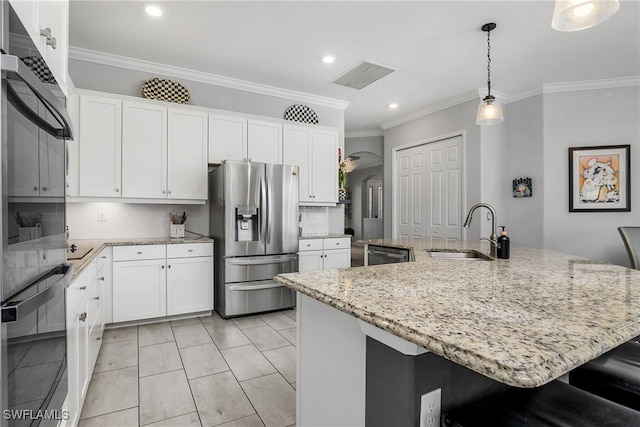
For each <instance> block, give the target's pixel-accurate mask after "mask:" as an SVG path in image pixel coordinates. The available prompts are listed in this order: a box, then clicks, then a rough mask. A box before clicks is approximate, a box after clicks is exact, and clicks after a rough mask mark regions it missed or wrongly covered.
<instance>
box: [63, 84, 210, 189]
mask: <svg viewBox="0 0 640 427" xmlns="http://www.w3.org/2000/svg"><path fill="white" fill-rule="evenodd" d="M79 110H80V112H79V119H78V121H79V128H80V137H79V141H78V142H75V141H74V142H73V143H72V145H71V147H73V149H72V150H71V151H70V154H71V157H72V160H73V158H75V157H76V155H75V154H76V151H79V155H78V156H77V157H78V158H79V162H78V164H77V166H76V164H74V163H72V164H71V165H70V174H71V176H70V178H69V181H70V186H69V189H68V193H67V194H69V195H77V196H80V197H124V198H130V199H175V200H206V199H207V114H206V113H204V112H201V111H196V110H190V109H184V110H182V109H179V108H173V107H172V108H169V107H166V106H165V105H164V104H163V103H159V102H154V101H144V100H143V101H130V100H124V101H123V100H121V99H119V98H116V97H113V98H109V97H102V96H96V95H91V94H85V93H82V94H81V95H80V108H79ZM76 169H77V170H79V178H78V179H76V177H75V176H74V175H73V172H74V171H75V170H76ZM76 186H77V187H78V191H74V188H75V187H76Z"/></svg>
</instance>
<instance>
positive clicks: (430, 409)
mask: <svg viewBox="0 0 640 427" xmlns="http://www.w3.org/2000/svg"><path fill="white" fill-rule="evenodd" d="M441 401H442V389H440V388H439V389H437V390H433V391H430V392H429V393H427V394H423V395H422V396H421V397H420V427H439V426H440V405H441Z"/></svg>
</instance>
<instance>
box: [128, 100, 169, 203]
mask: <svg viewBox="0 0 640 427" xmlns="http://www.w3.org/2000/svg"><path fill="white" fill-rule="evenodd" d="M166 129H167V108H166V107H163V106H162V105H149V104H147V103H138V102H131V101H125V102H123V103H122V197H133V198H158V199H159V198H165V197H167V188H166V185H167V131H166Z"/></svg>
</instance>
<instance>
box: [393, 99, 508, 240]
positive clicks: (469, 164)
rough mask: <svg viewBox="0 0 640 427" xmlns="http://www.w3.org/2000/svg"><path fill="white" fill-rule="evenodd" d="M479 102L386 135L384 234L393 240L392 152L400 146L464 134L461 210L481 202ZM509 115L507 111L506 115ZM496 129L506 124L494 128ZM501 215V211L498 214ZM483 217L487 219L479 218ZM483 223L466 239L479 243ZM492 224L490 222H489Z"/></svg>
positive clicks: (478, 223) (417, 121)
mask: <svg viewBox="0 0 640 427" xmlns="http://www.w3.org/2000/svg"><path fill="white" fill-rule="evenodd" d="M478 103H479V101H475V100H473V101H469V102H465V103H463V104H459V105H456V106H454V107H451V108H447V109H446V110H442V111H438V112H436V113H434V114H431V115H428V116H425V117H421V118H418V119H416V120H413V121H410V122H407V123H403V124H401V125H398V126H395V127H392V128H389V129H386V130H385V132H384V182H383V187H384V235H385V237H387V238H389V237H391V224H392V219H391V212H392V191H393V189H392V176H391V169H392V166H391V163H392V160H391V159H392V149H393V148H394V147H397V146H401V145H405V144H409V143H413V142H416V141H420V140H424V139H430V138H436V137H439V136H442V135H447V134H452V133H456V132H458V133H459V132H464V141H465V146H466V155H465V163H466V179H465V186H466V195H465V197H464V199H463V203H462V210H463V212H466V210H467V209H468V208H470V207H471V206H473V205H474V204H475V203H478V202H481V201H483V202H485V201H486V200H482V196H483V194H482V179H481V178H482V176H481V170H482V135H481V130H480V126H478V125H476V113H477V110H478ZM505 114H506V112H505ZM494 126H497V127H500V126H503V124H499V125H494ZM498 214H500V212H499V213H498ZM478 218H484V220H483V221H480V222H482V223H483V224H482V225H483V227H487V226H488V225H486V224H485V223H487V222H488V221H487V220H486V216H485V215H482V216H478ZM480 222H479V221H478V220H477V219H475V220H474V221H473V223H472V226H471V228H470V229H469V230H468V231H467V232H466V238H467V239H470V240H476V239H478V238H479V237H480ZM488 223H489V224H490V222H488Z"/></svg>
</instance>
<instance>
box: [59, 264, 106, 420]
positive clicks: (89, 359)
mask: <svg viewBox="0 0 640 427" xmlns="http://www.w3.org/2000/svg"><path fill="white" fill-rule="evenodd" d="M98 265H99V261H98V260H97V259H94V260H93V261H92V262H91V263H90V264H89V265H88V266H87V267H85V269H84V270H83V271H82V272H81V273H80V275H78V277H76V278H75V279H74V280H73V282H72V283H71V284H70V285H69V287H68V288H67V292H66V304H67V361H68V364H67V369H68V380H69V388H68V395H67V400H66V408H65V409H66V410H67V411H69V417H70V420H69V423H68V424H69V425H76V424H77V420H78V417H79V415H80V411H81V410H82V405H83V402H84V398H85V395H86V392H87V388H88V387H89V380H90V379H91V373H92V372H93V368H94V366H95V363H96V359H97V358H98V352H99V350H100V344H101V340H102V332H103V329H104V317H103V313H104V309H103V306H102V302H103V301H104V299H103V294H104V287H103V285H102V283H101V281H100V280H99V277H100V274H101V273H102V270H104V269H105V268H106V267H101V268H98ZM102 265H104V264H102Z"/></svg>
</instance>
